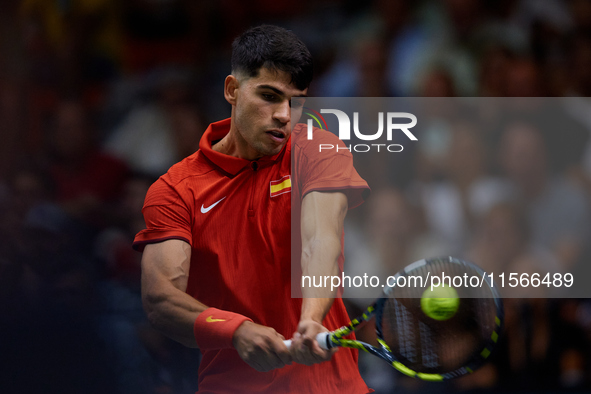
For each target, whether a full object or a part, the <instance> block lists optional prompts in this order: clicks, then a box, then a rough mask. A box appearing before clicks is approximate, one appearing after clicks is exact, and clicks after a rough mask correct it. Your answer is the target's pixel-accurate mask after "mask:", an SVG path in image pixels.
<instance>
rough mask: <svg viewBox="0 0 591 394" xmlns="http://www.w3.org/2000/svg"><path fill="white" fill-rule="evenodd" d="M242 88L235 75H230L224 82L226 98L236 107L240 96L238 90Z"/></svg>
mask: <svg viewBox="0 0 591 394" xmlns="http://www.w3.org/2000/svg"><path fill="white" fill-rule="evenodd" d="M239 87H240V82H239V81H238V78H236V77H235V76H234V75H232V74H230V75H228V76H227V77H226V80H225V81H224V97H225V98H226V101H227V102H229V103H230V104H232V105H236V96H237V95H238V88H239Z"/></svg>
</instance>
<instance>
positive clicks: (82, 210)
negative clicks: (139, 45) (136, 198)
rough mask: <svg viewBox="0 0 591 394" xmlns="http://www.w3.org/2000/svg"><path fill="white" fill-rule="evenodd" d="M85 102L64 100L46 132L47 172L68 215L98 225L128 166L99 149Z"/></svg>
mask: <svg viewBox="0 0 591 394" xmlns="http://www.w3.org/2000/svg"><path fill="white" fill-rule="evenodd" d="M94 136H95V134H94V129H93V126H92V122H91V121H90V119H89V115H88V113H87V112H86V109H85V107H84V105H83V104H82V103H81V102H80V101H76V100H63V101H61V102H60V103H59V104H58V106H57V109H56V114H55V120H54V123H53V125H52V127H51V130H50V133H49V135H48V145H49V156H50V165H49V168H50V174H51V179H52V181H53V183H54V184H55V200H56V203H57V204H58V205H59V206H60V207H61V209H63V210H64V211H65V212H66V213H67V214H68V215H69V216H70V217H71V218H73V219H76V220H77V221H79V222H81V223H83V224H84V225H85V226H90V227H95V228H98V227H101V226H103V225H105V224H106V223H105V222H104V221H105V219H108V217H109V216H108V215H107V216H105V214H106V213H107V210H106V209H105V208H106V204H107V203H110V202H112V201H114V200H115V199H116V198H118V197H119V195H120V193H121V187H122V186H123V183H124V181H125V179H126V177H127V167H126V166H125V164H124V163H122V162H121V161H119V160H117V159H115V158H113V157H112V156H110V155H109V154H106V153H104V152H102V151H101V150H100V149H99V147H98V146H97V145H96V143H95V140H94Z"/></svg>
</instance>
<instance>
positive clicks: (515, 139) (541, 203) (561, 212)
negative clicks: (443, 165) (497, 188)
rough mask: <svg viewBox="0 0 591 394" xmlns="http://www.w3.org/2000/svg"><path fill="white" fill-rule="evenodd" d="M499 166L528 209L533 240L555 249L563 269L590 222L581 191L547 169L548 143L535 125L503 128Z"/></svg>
mask: <svg viewBox="0 0 591 394" xmlns="http://www.w3.org/2000/svg"><path fill="white" fill-rule="evenodd" d="M499 156H500V163H501V167H502V170H503V172H504V174H505V176H507V178H508V179H509V181H510V182H511V185H512V187H513V188H514V189H515V193H516V195H517V199H518V201H520V202H521V203H522V204H524V207H525V209H526V210H527V218H528V223H529V227H530V228H531V230H532V233H531V239H532V242H533V243H534V244H536V245H545V246H546V247H548V248H550V250H551V251H552V252H553V253H554V254H555V256H556V258H557V259H558V260H559V262H560V264H561V267H562V269H570V268H572V267H573V266H574V265H575V264H576V263H577V262H578V259H579V257H580V255H581V252H582V249H583V247H584V245H585V242H586V240H587V239H588V236H589V230H590V229H591V222H590V221H589V220H590V219H589V207H588V204H587V201H586V199H585V196H584V195H583V194H582V192H581V191H580V190H579V189H578V188H576V187H575V186H574V185H573V184H572V183H571V182H569V181H568V180H567V179H566V178H565V177H564V176H561V175H560V174H552V173H551V172H550V171H549V168H548V148H547V145H546V143H545V141H544V138H543V135H542V134H541V132H540V131H539V130H538V129H537V128H535V127H534V126H533V125H531V124H528V123H523V122H519V121H515V122H512V123H509V124H508V126H507V127H506V128H505V130H504V132H503V134H502V137H501V142H500V146H499Z"/></svg>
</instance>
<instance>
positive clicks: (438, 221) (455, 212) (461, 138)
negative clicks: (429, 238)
mask: <svg viewBox="0 0 591 394" xmlns="http://www.w3.org/2000/svg"><path fill="white" fill-rule="evenodd" d="M450 126H451V127H450V129H449V141H448V143H447V144H446V150H445V151H444V153H443V155H442V157H443V160H442V167H441V168H440V175H442V177H441V178H440V179H429V180H427V181H426V182H418V183H416V184H415V185H413V188H414V193H416V195H417V198H418V199H419V200H420V201H421V203H422V206H423V207H424V210H425V218H426V221H427V223H428V226H429V227H430V228H431V229H432V230H433V231H434V232H435V233H436V234H438V235H439V236H440V237H442V238H443V239H444V240H445V241H446V242H447V243H449V244H450V245H451V246H452V251H455V252H456V253H459V252H460V251H462V250H463V249H464V248H465V247H466V245H467V243H468V241H469V235H470V233H471V229H472V228H473V224H474V222H475V220H476V219H477V218H479V217H480V215H482V214H483V213H484V212H486V210H487V209H489V208H490V207H491V206H492V205H494V204H495V203H497V202H499V201H503V200H505V199H507V198H508V196H509V194H510V193H509V190H508V188H507V187H506V186H505V185H504V184H503V182H501V181H500V180H498V179H495V178H494V177H491V176H490V175H489V172H488V171H489V169H488V161H487V160H486V159H487V154H486V148H485V145H484V141H483V135H482V133H481V132H480V131H479V130H478V127H477V126H476V125H475V124H474V123H471V122H466V121H459V122H455V123H451V124H450Z"/></svg>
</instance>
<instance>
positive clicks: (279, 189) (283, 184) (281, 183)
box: [270, 175, 291, 197]
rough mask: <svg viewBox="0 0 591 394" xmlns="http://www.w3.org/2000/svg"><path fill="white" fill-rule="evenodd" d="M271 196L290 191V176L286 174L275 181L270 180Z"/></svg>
mask: <svg viewBox="0 0 591 394" xmlns="http://www.w3.org/2000/svg"><path fill="white" fill-rule="evenodd" d="M270 193H271V197H277V196H279V195H281V194H283V193H291V176H290V175H286V176H284V177H282V178H281V179H278V180H276V181H271V189H270Z"/></svg>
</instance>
